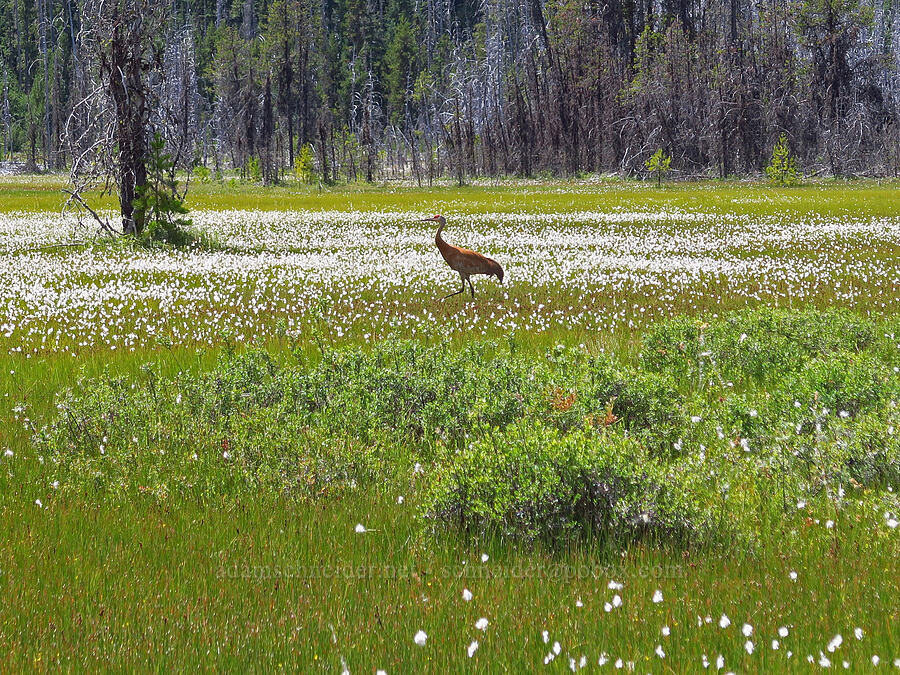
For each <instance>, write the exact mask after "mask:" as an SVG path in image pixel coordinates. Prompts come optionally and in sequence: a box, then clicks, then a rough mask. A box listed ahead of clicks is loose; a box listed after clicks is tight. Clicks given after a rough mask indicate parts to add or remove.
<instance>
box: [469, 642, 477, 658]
mask: <svg viewBox="0 0 900 675" xmlns="http://www.w3.org/2000/svg"><path fill="white" fill-rule="evenodd" d="M476 649H478V640H472V642H471V643H469V646H468V647H466V654H468V655H469V658H470V659H471V658H472V655H473V654H474V653H475V650H476Z"/></svg>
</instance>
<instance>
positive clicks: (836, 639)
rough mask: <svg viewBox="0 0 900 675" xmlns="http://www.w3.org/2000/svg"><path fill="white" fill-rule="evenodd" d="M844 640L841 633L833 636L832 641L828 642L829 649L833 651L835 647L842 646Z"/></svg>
mask: <svg viewBox="0 0 900 675" xmlns="http://www.w3.org/2000/svg"><path fill="white" fill-rule="evenodd" d="M843 641H844V638H843V637H841V634H840V633H838V634H837V635H835V636H834V637H833V638H831V642H829V643H828V651H829V652H833V651H834V650H835V649H837V648H838V647H840V646H841V643H842V642H843Z"/></svg>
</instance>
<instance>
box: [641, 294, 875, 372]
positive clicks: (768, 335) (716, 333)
mask: <svg viewBox="0 0 900 675" xmlns="http://www.w3.org/2000/svg"><path fill="white" fill-rule="evenodd" d="M875 337H876V336H875V327H874V325H873V324H872V322H871V321H868V320H867V319H864V318H862V317H860V316H858V315H856V314H853V313H851V312H848V311H847V310H840V309H833V310H826V311H824V312H821V311H816V310H805V311H799V312H798V311H790V310H778V309H769V308H760V309H756V310H747V311H741V312H733V313H731V314H729V315H728V316H727V317H726V318H725V319H724V320H720V321H711V322H706V321H704V320H702V319H696V318H690V317H679V318H676V319H673V320H670V321H665V322H662V323H660V324H659V325H657V326H655V327H654V328H653V329H652V330H650V331H649V332H648V333H647V335H646V336H645V338H644V347H643V350H642V351H641V363H642V364H643V365H644V366H645V367H646V368H647V369H648V370H651V371H653V372H665V373H667V374H669V375H670V376H675V377H678V378H679V379H683V380H687V381H689V382H691V383H693V384H694V385H698V386H701V387H704V386H709V385H711V384H721V383H722V382H725V381H740V380H744V379H747V378H752V379H755V380H757V381H761V380H765V379H766V378H779V379H780V378H782V377H783V376H784V375H785V374H787V373H790V372H793V371H796V370H799V369H800V368H802V367H803V365H804V364H805V363H806V362H807V361H808V360H810V359H812V358H815V357H817V356H823V355H827V354H831V353H835V352H841V351H846V352H859V351H862V350H864V349H866V348H868V347H869V346H871V345H872V344H873V342H874V341H875Z"/></svg>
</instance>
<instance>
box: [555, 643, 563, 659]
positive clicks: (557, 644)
mask: <svg viewBox="0 0 900 675" xmlns="http://www.w3.org/2000/svg"><path fill="white" fill-rule="evenodd" d="M561 651H562V646H560V644H559V642H558V641H557V642H554V643H553V653H554V654H556V655H557V656H559V653H560V652H561Z"/></svg>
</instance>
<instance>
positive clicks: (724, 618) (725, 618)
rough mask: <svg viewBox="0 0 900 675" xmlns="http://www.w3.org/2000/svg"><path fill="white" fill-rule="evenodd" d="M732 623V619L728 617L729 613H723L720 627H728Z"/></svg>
mask: <svg viewBox="0 0 900 675" xmlns="http://www.w3.org/2000/svg"><path fill="white" fill-rule="evenodd" d="M730 625H731V619H729V618H728V615H727V614H723V615H722V617H721V618H720V619H719V628H728V626H730Z"/></svg>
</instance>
